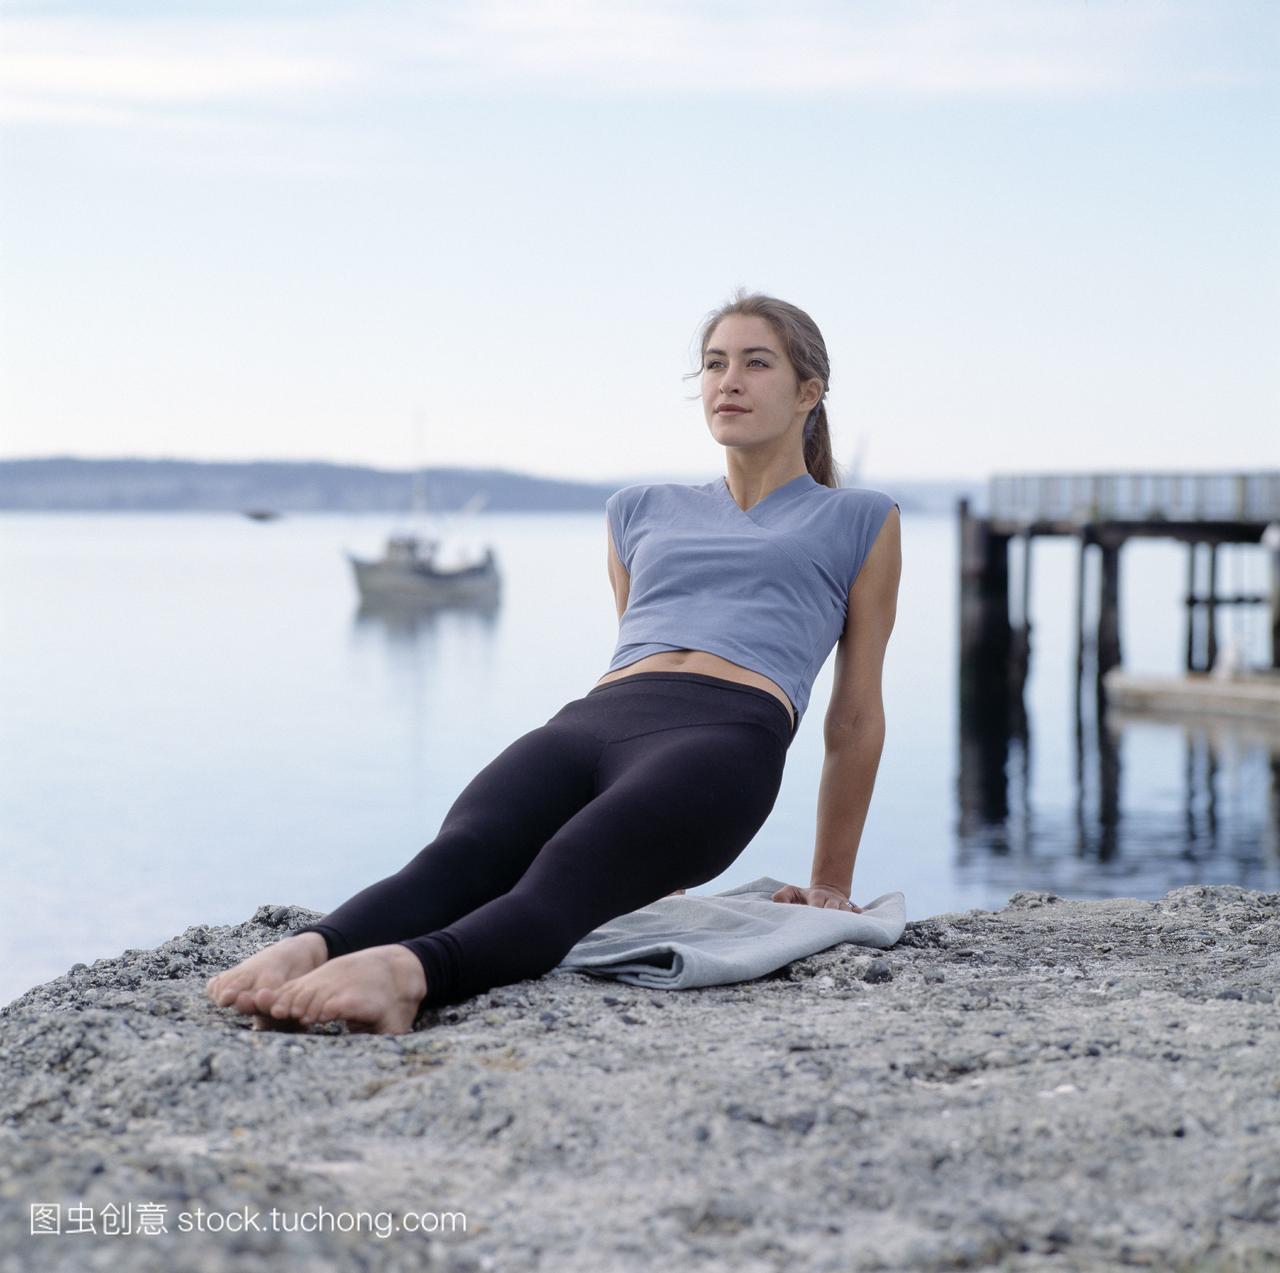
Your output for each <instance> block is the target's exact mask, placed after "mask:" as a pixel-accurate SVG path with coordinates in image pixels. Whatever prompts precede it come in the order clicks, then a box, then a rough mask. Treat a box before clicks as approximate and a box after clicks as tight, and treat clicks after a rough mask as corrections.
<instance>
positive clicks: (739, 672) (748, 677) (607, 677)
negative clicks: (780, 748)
mask: <svg viewBox="0 0 1280 1273" xmlns="http://www.w3.org/2000/svg"><path fill="white" fill-rule="evenodd" d="M633 672H701V673H702V675H703V676H720V677H723V678H724V679H725V680H726V681H738V682H739V683H740V684H742V685H754V686H755V687H756V689H760V690H764V691H766V692H767V693H769V694H772V695H773V696H774V698H776V699H777V700H778V702H780V703H781V704H782V705H783V707H785V708H786V709H787V719H788V720H790V721H791V722H792V725H793V726H794V724H795V719H796V713H795V709H794V708H793V707H792V706H791V700H790V699H789V698H788V697H787V695H786V691H785V690H783V689H782V687H781V686H780V685H779V684H778V683H777V682H776V681H771V680H770V679H769V678H768V677H767V676H765V675H764V674H763V673H762V672H753V671H752V670H751V669H750V668H746V667H739V666H738V664H737V663H730V662H729V660H728V659H725V658H721V657H720V655H718V654H712V653H711V651H710V650H659V651H658V653H657V654H650V655H647V656H646V657H645V658H643V659H637V660H636V661H635V662H634V663H628V664H627V666H626V667H620V668H618V669H617V671H614V672H606V673H605V674H604V675H603V676H602V677H601V678H600V679H599V680H598V681H597V682H596V684H597V685H603V684H604V683H605V682H606V681H619V680H621V679H622V678H623V677H624V676H630V675H631V674H632V673H633Z"/></svg>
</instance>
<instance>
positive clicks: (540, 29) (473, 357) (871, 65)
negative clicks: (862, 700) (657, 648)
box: [0, 0, 1280, 481]
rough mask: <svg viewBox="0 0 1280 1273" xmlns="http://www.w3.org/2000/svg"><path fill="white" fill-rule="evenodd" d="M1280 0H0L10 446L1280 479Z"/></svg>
mask: <svg viewBox="0 0 1280 1273" xmlns="http://www.w3.org/2000/svg"><path fill="white" fill-rule="evenodd" d="M1278 80H1280V4H1276V3H1274V0H1200V2H1189V0H1158V2H1157V0H1114V2H1108V0H1070V2H1067V0H963V3H961V2H960V0H955V2H954V3H951V2H946V0H901V2H897V3H893V2H888V0H865V2H864V0H843V2H832V0H789V3H788V4H786V5H780V4H777V3H773V2H770V3H764V2H762V0H732V2H730V0H672V2H671V3H667V2H666V0H632V2H630V3H625V2H620V0H418V2H417V3H407V2H405V3H400V2H395V0H371V2H365V3H359V4H355V3H338V2H337V0H306V2H305V3H300V2H297V3H295V2H292V0H290V2H286V0H254V2H253V3H244V2H241V0H223V2H221V3H217V4H209V3H206V4H193V3H183V2H182V0H163V2H162V3H161V2H156V3H144V2H142V0H133V2H132V3H130V2H129V0H122V2H120V3H113V4H110V5H104V4H101V3H98V4H85V3H56V2H51V3H32V2H27V3H11V2H8V0H0V458H17V457H30V456H47V455H77V456H85V457H118V456H143V457H162V456H168V457H179V458H194V459H206V460H226V459H234V460H246V459H319V460H330V461H335V462H343V463H348V462H350V463H367V464H374V465H378V466H385V467H394V468H400V467H408V466H412V465H418V464H427V465H455V464H456V465H468V466H471V465H474V466H483V467H502V468H510V469H516V470H521V471H525V472H531V473H536V474H541V475H545V476H550V477H560V478H580V479H584V480H605V479H611V478H625V477H626V476H627V475H629V474H642V473H643V474H650V473H655V472H672V473H674V472H687V473H714V472H716V471H723V470H724V453H723V451H722V449H721V448H720V446H719V445H718V444H717V443H716V442H715V441H714V439H712V437H711V436H710V433H709V431H708V428H707V425H706V422H705V419H704V417H703V413H702V407H701V403H700V400H699V398H698V382H697V379H696V376H694V377H692V378H691V377H690V375H689V373H691V372H695V371H696V368H697V365H698V363H697V345H696V337H697V333H698V327H699V324H700V323H701V322H702V320H703V319H704V317H705V316H706V315H707V314H708V313H709V312H710V311H711V310H713V309H714V308H716V307H717V306H719V305H720V304H722V303H723V302H724V301H725V300H727V299H728V297H729V295H730V294H731V293H732V292H733V290H734V289H735V288H737V287H738V286H745V287H748V288H750V289H752V290H758V291H763V292H767V293H769V294H771V295H775V296H780V297H782V298H784V299H786V300H789V301H791V302H792V303H793V304H796V305H798V306H800V307H801V308H802V309H804V310H805V311H807V312H808V313H809V314H810V315H811V316H812V317H813V319H814V320H815V321H816V322H817V324H818V326H819V327H820V328H821V330H822V332H823V335H824V338H825V341H826V344H827V348H828V351H829V354H830V358H831V365H832V374H831V383H830V394H829V398H828V411H829V414H830V419H831V426H832V433H833V442H834V447H835V453H836V457H837V459H838V460H839V461H840V462H841V463H842V464H845V465H848V464H850V463H852V461H853V459H854V457H858V458H859V459H860V464H861V475H862V479H863V480H864V481H872V480H874V479H885V478H890V477H903V478H918V479H927V478H966V479H968V478H984V477H986V476H988V475H989V474H991V473H993V472H1059V471H1062V472H1084V471H1089V472H1093V471H1123V470H1159V471H1170V470H1204V469H1218V470H1235V469H1256V468H1261V467H1267V468H1277V467H1280V419H1278V416H1277V407H1278V406H1280V165H1278V164H1277V162H1276V160H1277V138H1280V109H1278V106H1280V91H1278V84H1277V81H1278Z"/></svg>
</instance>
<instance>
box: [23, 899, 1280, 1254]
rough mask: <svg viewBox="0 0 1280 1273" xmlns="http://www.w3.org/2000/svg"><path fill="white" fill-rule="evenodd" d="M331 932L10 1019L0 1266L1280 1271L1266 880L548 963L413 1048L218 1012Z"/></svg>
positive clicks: (1278, 1061)
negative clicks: (255, 956) (641, 974)
mask: <svg viewBox="0 0 1280 1273" xmlns="http://www.w3.org/2000/svg"><path fill="white" fill-rule="evenodd" d="M313 918H316V916H315V914H314V913H313V912H310V911H304V910H300V909H296V908H288V907H269V906H264V907H262V908H260V909H259V910H258V912H257V913H256V914H255V915H254V916H253V917H252V918H251V919H250V920H249V921H247V922H246V923H243V924H240V925H236V926H232V927H227V928H206V927H196V928H191V929H188V930H187V931H186V932H185V933H183V934H181V936H178V937H175V938H174V939H173V940H171V941H169V942H167V943H165V944H164V945H163V946H161V947H159V948H158V949H156V950H131V951H126V952H125V953H124V954H123V955H122V956H120V957H119V958H115V959H103V960H99V961H97V962H96V963H95V964H94V965H93V966H92V967H85V966H84V965H83V964H78V965H76V966H75V967H74V968H72V969H71V971H70V972H68V973H66V974H65V975H64V976H62V977H59V978H58V979H57V980H56V981H52V982H50V983H48V984H47V985H44V986H40V987H37V988H36V989H33V990H31V991H29V992H28V993H27V994H25V995H23V996H22V997H21V998H19V999H17V1000H15V1001H14V1002H13V1003H12V1004H10V1005H9V1006H8V1007H7V1008H6V1009H5V1010H4V1011H3V1012H0V1271H3V1273H11V1271H13V1273H16V1271H18V1270H21V1271H22V1273H27V1271H28V1270H42V1269H57V1270H64V1269H65V1270H77V1271H79V1270H86V1269H108V1268H109V1269H112V1270H133V1269H157V1270H161V1269H163V1270H172V1269H192V1270H205V1269H222V1268H226V1267H228V1266H229V1265H231V1264H232V1263H234V1264H235V1265H236V1266H237V1267H238V1268H240V1269H245V1270H268V1269H270V1270H276V1269H278V1268H280V1267H281V1266H282V1264H283V1262H284V1260H285V1259H289V1260H291V1261H292V1262H294V1263H297V1264H298V1265H299V1266H301V1267H304V1268H334V1269H372V1268H377V1269H393V1270H394V1269H439V1270H482V1269H492V1270H496V1271H500V1273H505V1271H506V1270H526V1269H537V1270H548V1271H551V1270H554V1271H555V1273H577V1271H579V1270H581V1271H582V1273H602V1271H605V1273H611V1271H613V1270H628V1269H661V1270H664V1273H685V1271H686V1270H706V1271H708V1273H709V1271H711V1270H715V1271H717V1273H719V1271H721V1270H723V1271H725V1273H728V1271H730V1270H732V1271H733V1273H749V1271H754V1270H761V1271H763V1270H771V1271H772V1270H788V1273H792V1271H794V1270H799V1269H804V1270H823V1271H827V1270H829V1271H830V1273H853V1271H856V1270H872V1269H881V1270H898V1269H902V1270H908V1269H909V1270H935V1269H961V1268H967V1269H973V1268H995V1269H1007V1270H1011V1271H1013V1270H1016V1271H1018V1273H1023V1271H1027V1273H1030V1271H1031V1270H1037V1271H1038V1270H1066V1269H1081V1270H1086V1269H1111V1268H1121V1267H1126V1266H1134V1267H1141V1268H1149V1269H1155V1270H1161V1271H1168V1270H1197V1271H1204V1273H1209V1271H1211V1270H1212V1271H1217V1270H1242V1271H1246V1270H1263V1269H1273V1268H1280V1025H1278V1023H1277V996H1276V988H1277V981H1278V979H1280V894H1277V893H1272V894H1265V893H1255V892H1248V891H1245V890H1242V889H1239V888H1235V887H1202V886H1196V887H1188V888H1180V889H1176V890H1174V891H1173V892H1171V893H1169V894H1167V895H1166V896H1165V897H1164V898H1162V899H1161V900H1159V901H1155V902H1147V901H1135V900H1133V899H1121V900H1114V901H1084V902H1077V901H1064V900H1062V899H1060V898H1057V897H1055V896H1053V895H1052V894H1045V893H1017V894H1015V895H1014V896H1013V897H1012V898H1011V899H1010V902H1009V904H1008V906H1007V907H1006V908H1005V909H1004V910H1001V911H998V912H990V911H980V910H974V911H969V912H966V913H963V914H946V915H939V916H935V917H933V918H931V919H927V920H922V921H919V922H915V923H911V924H909V925H908V927H907V931H906V933H905V934H904V936H903V939H902V941H901V942H900V943H899V944H898V945H897V946H896V947H894V948H893V949H892V950H890V951H887V952H884V953H873V952H869V951H867V950H866V949H865V948H860V947H855V946H848V945H844V946H838V947H834V948H832V949H831V950H829V951H826V952H824V953H823V954H821V955H818V956H815V957H813V958H810V959H805V960H802V961H799V962H797V963H795V964H792V965H791V966H790V967H789V968H787V969H785V970H784V971H783V972H782V973H780V974H778V975H775V976H774V977H771V978H767V979H764V980H761V981H757V982H752V983H749V984H745V985H738V986H730V987H724V988H719V989H711V990H693V991H674V992H664V991H646V990H636V989H633V988H630V987H625V986H620V985H618V984H615V983H612V982H607V981H603V980H598V979H595V978H591V977H588V976H586V975H584V974H581V973H556V974H553V975H551V976H549V977H546V978H542V979H541V980H539V981H536V982H528V983H523V984H520V985H516V986H507V987H502V988H500V989H498V990H495V991H492V992H490V993H489V994H486V995H482V996H479V997H478V998H476V999H473V1000H470V1001H468V1002H467V1003H465V1004H462V1005H459V1006H456V1007H452V1008H443V1009H440V1010H439V1011H438V1012H428V1013H425V1014H423V1016H422V1018H421V1019H420V1020H419V1022H418V1028H417V1029H416V1030H415V1032H414V1033H412V1034H409V1035H403V1036H399V1037H394V1036H371V1035H363V1034H350V1033H347V1032H346V1030H345V1027H343V1026H341V1025H340V1024H335V1025H331V1026H328V1027H325V1028H318V1029H313V1030H312V1031H310V1032H305V1033H297V1032H295V1033H283V1032H276V1031H267V1032H260V1031H254V1030H251V1029H249V1028H248V1021H247V1019H246V1018H243V1017H239V1016H237V1014H235V1013H234V1012H233V1011H231V1010H228V1009H218V1008H215V1007H213V1006H212V1004H210V1003H209V1001H208V1000H207V999H206V998H205V997H204V989H203V988H204V983H205V981H206V979H207V978H208V977H209V976H211V975H212V974H213V973H214V972H215V971H218V970H221V969H222V968H224V967H226V966H228V965H229V964H231V963H234V962H236V961H237V960H239V959H241V958H243V957H244V956H245V955H247V954H248V953H250V952H251V951H253V950H256V949H258V948H259V947H261V946H263V945H265V944H267V943H268V942H270V941H272V940H275V939H276V938H277V937H279V936H281V935H282V933H283V930H285V929H286V928H288V927H291V926H293V925H296V924H298V923H301V922H306V921H308V920H311V919H313ZM32 1203H51V1204H60V1208H61V1210H60V1213H59V1216H58V1219H59V1223H60V1227H61V1230H62V1232H61V1233H40V1234H35V1235H33V1234H31V1232H30V1228H31V1219H30V1206H31V1204H32ZM130 1203H131V1204H133V1206H132V1212H131V1215H130V1216H129V1217H127V1218H128V1219H129V1220H131V1223H132V1228H133V1230H134V1231H133V1232H132V1233H116V1232H110V1231H107V1229H106V1227H105V1226H106V1225H107V1224H108V1223H110V1218H111V1216H112V1215H113V1214H117V1213H114V1212H113V1211H112V1208H120V1209H121V1211H120V1213H118V1214H120V1215H121V1222H122V1224H123V1223H124V1222H125V1221H126V1217H125V1216H124V1214H123V1209H124V1208H125V1207H126V1206H127V1204H130ZM144 1204H148V1205H144ZM272 1208H275V1209H276V1224H277V1225H278V1226H280V1225H283V1226H288V1228H289V1229H290V1230H291V1231H288V1232H286V1231H283V1229H282V1228H280V1227H277V1228H276V1229H272V1228H271V1224H272ZM197 1209H199V1210H197ZM447 1212H454V1213H461V1215H462V1216H463V1217H465V1229H463V1227H462V1225H463V1221H462V1220H455V1221H453V1222H452V1223H453V1224H454V1225H455V1226H456V1227H455V1228H453V1229H452V1231H449V1230H448V1228H447V1227H448V1226H449V1225H450V1223H451V1222H450V1221H448V1220H439V1219H437V1221H436V1223H437V1227H436V1229H435V1231H433V1232H428V1233H425V1234H424V1233H422V1232H407V1231H406V1230H405V1226H406V1224H408V1223H411V1222H412V1220H411V1217H418V1216H422V1217H423V1219H424V1222H425V1225H426V1226H427V1227H429V1226H430V1225H431V1223H432V1220H433V1217H438V1216H439V1213H447ZM360 1213H364V1216H363V1219H362V1218H361V1214H360ZM246 1216H247V1217H248V1226H249V1227H248V1231H245V1232H241V1231H235V1230H238V1229H239V1228H242V1227H243V1226H244V1224H245V1218H246ZM157 1217H158V1218H159V1220H160V1221H162V1222H163V1224H164V1227H165V1230H166V1231H165V1232H150V1233H147V1232H141V1231H139V1230H140V1229H141V1228H144V1227H147V1226H149V1225H154V1223H155V1220H156V1218H157ZM317 1224H318V1225H319V1226H320V1227H319V1230H318V1231H317V1230H316V1225H317ZM197 1225H198V1226H199V1227H196V1226H197ZM353 1225H362V1226H363V1227H361V1228H359V1230H358V1231H354V1232H353V1231H349V1230H350V1229H351V1227H352V1226H353ZM370 1225H373V1226H374V1230H373V1231H371V1230H370ZM388 1225H395V1226H398V1227H397V1228H396V1230H395V1231H391V1232H388V1230H387V1227H386V1226H388ZM255 1226H256V1227H255ZM86 1227H91V1228H92V1229H94V1230H96V1232H90V1231H84V1230H85V1229H86ZM300 1227H301V1230H300ZM77 1228H78V1229H80V1230H81V1231H73V1230H75V1229H77ZM210 1229H213V1230H215V1231H209V1230H210Z"/></svg>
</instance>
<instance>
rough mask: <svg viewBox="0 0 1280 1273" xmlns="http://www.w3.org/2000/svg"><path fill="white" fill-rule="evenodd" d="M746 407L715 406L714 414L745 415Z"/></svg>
mask: <svg viewBox="0 0 1280 1273" xmlns="http://www.w3.org/2000/svg"><path fill="white" fill-rule="evenodd" d="M746 414H747V408H746V407H717V408H716V415H746Z"/></svg>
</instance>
